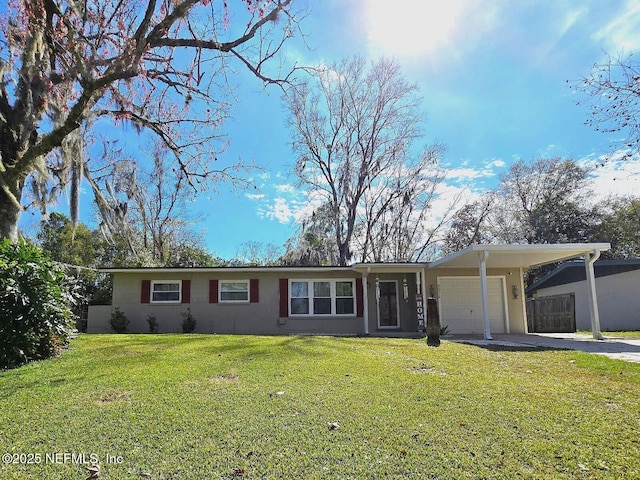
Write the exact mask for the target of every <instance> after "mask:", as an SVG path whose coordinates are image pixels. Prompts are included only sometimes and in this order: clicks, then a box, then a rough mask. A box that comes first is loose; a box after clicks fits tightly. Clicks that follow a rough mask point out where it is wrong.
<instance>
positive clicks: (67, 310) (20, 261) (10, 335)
mask: <svg viewBox="0 0 640 480" xmlns="http://www.w3.org/2000/svg"><path fill="white" fill-rule="evenodd" d="M77 300H78V294H77V292H76V290H75V287H74V282H73V280H72V279H70V278H69V277H68V276H67V275H66V274H65V273H64V270H63V269H62V268H61V267H60V266H59V265H58V264H57V263H55V262H53V261H51V260H50V259H49V258H47V256H46V255H45V254H44V253H43V251H42V250H41V249H40V248H38V247H37V246H35V245H33V244H30V243H28V242H26V241H24V240H20V241H18V242H16V243H12V242H10V241H9V239H3V240H0V312H2V314H1V315H0V368H13V367H17V366H19V365H21V364H23V363H26V362H30V361H33V360H41V359H45V358H49V357H51V356H54V355H56V354H58V353H60V351H61V349H62V348H63V347H64V346H65V345H66V344H67V343H68V340H69V335H70V333H71V330H72V328H73V312H72V310H71V307H72V306H73V304H74V303H75V302H76V301H77Z"/></svg>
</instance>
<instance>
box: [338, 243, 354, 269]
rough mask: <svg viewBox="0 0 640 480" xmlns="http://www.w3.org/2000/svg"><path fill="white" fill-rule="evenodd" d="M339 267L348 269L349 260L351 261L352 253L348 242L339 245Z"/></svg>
mask: <svg viewBox="0 0 640 480" xmlns="http://www.w3.org/2000/svg"><path fill="white" fill-rule="evenodd" d="M338 255H339V258H338V265H340V266H341V267H346V266H348V265H349V264H348V263H347V262H349V260H351V252H350V251H349V243H348V242H340V243H339V244H338Z"/></svg>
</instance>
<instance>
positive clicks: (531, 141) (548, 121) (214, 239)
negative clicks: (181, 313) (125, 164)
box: [83, 0, 640, 258]
mask: <svg viewBox="0 0 640 480" xmlns="http://www.w3.org/2000/svg"><path fill="white" fill-rule="evenodd" d="M216 1H217V0H216ZM294 3H295V2H294ZM299 3H302V4H303V5H308V8H309V15H308V17H307V18H306V19H305V20H304V22H303V24H302V30H303V31H304V32H305V33H306V34H307V38H306V43H307V45H308V47H310V48H307V46H305V45H304V44H303V43H302V42H300V41H299V40H293V41H291V42H290V43H289V44H288V45H287V46H286V55H287V57H288V60H289V61H296V62H298V63H299V64H305V65H317V64H319V63H329V62H332V61H334V60H338V59H341V58H343V57H347V56H351V55H353V54H361V55H364V56H366V57H368V58H371V59H375V58H378V57H380V56H383V55H384V56H395V57H396V58H397V59H398V61H399V63H400V64H401V66H402V68H403V73H404V75H405V76H406V77H407V78H408V79H409V80H410V81H412V82H415V83H416V84H417V85H418V87H419V91H420V94H421V95H422V97H423V98H424V103H423V109H424V114H425V125H424V129H425V133H426V135H425V138H424V144H428V143H431V142H433V141H436V140H437V141H439V142H442V143H444V144H446V145H447V152H446V154H445V156H444V158H443V159H442V163H443V165H444V166H446V167H447V170H448V178H447V181H446V183H445V185H443V189H442V197H441V201H440V202H439V204H438V205H439V207H440V208H446V207H447V206H448V205H450V203H451V199H452V198H453V197H455V196H456V195H458V196H459V195H462V197H463V198H473V196H474V195H477V194H479V193H481V192H482V190H483V189H486V188H491V187H493V186H494V185H495V184H496V181H497V177H498V175H499V174H500V173H501V172H504V171H506V170H507V169H508V167H509V165H510V164H511V163H513V162H514V161H516V160H518V159H520V158H522V159H524V160H533V159H535V158H537V157H540V156H544V157H555V156H561V157H572V158H575V159H577V160H580V161H593V160H596V159H598V158H599V157H601V156H602V155H604V154H605V153H607V152H609V151H610V149H611V147H610V142H612V141H615V140H618V139H617V138H614V137H608V136H607V135H604V134H601V133H598V132H595V131H593V130H591V129H590V128H589V127H586V126H584V121H585V119H586V118H587V114H588V109H587V107H586V106H577V105H576V95H575V94H573V93H572V91H571V89H570V88H569V87H568V86H567V83H566V81H567V80H578V79H579V78H580V77H582V76H585V75H587V74H588V72H589V69H590V67H591V66H592V65H593V64H594V63H595V62H600V61H602V60H603V59H604V58H605V52H608V53H610V54H612V55H615V54H617V53H620V52H627V53H628V52H631V51H637V50H639V49H640V3H639V2H637V1H626V0H610V1H608V2H602V1H601V0H592V1H589V0H588V1H584V0H581V1H577V0H574V1H564V0H556V1H553V2H549V1H533V0H531V1H526V0H519V1H512V0H493V1H489V0H447V1H446V2H445V1H442V2H440V1H431V0H422V1H418V0H395V1H394V2H389V1H388V0H324V1H321V0H315V1H313V0H310V1H307V3H304V2H299ZM238 71H239V72H240V74H239V76H238V78H237V82H238V83H239V84H240V87H239V89H238V91H237V92H236V94H237V98H238V100H239V104H238V105H237V106H236V107H235V108H234V109H233V112H232V115H233V118H232V119H231V120H229V121H228V123H227V124H226V126H225V132H226V133H227V134H228V136H229V140H230V145H229V147H228V148H227V150H226V151H225V152H224V154H222V155H220V156H219V159H220V161H221V162H228V163H234V162H236V161H237V160H238V159H242V160H244V161H255V163H256V164H257V165H259V166H260V167H261V168H262V170H260V171H254V172H252V173H251V174H250V176H251V178H252V183H253V187H255V188H250V189H249V190H248V191H235V190H233V188H231V187H230V186H227V185H221V186H220V187H219V189H218V192H217V193H210V192H209V193H207V194H203V195H201V196H199V197H198V198H197V199H195V200H194V202H193V208H194V209H195V210H202V211H204V212H205V213H206V217H205V220H204V222H203V223H202V225H199V226H198V227H197V228H196V229H197V230H203V231H204V232H205V241H206V247H207V248H208V249H209V250H210V251H212V252H213V253H215V254H217V255H219V256H221V257H224V258H231V257H233V256H235V255H236V254H237V253H238V251H239V247H240V245H241V244H242V243H243V242H248V241H259V242H264V243H265V244H266V243H273V244H276V245H283V244H284V242H285V240H286V239H287V238H289V237H290V236H292V235H293V234H294V233H295V231H296V226H297V223H296V221H297V220H299V219H301V218H302V217H303V216H304V215H305V214H307V213H308V212H309V210H310V205H313V199H312V198H309V196H308V195H305V194H304V193H303V192H302V191H301V190H300V188H298V187H297V186H296V179H295V178H294V176H293V175H290V174H289V172H290V168H289V167H290V165H292V163H293V162H294V160H295V158H294V155H293V153H292V151H291V147H290V145H289V143H288V131H287V129H286V127H285V117H284V112H283V109H282V106H281V99H280V92H279V90H278V89H276V88H273V89H269V90H267V91H265V90H263V89H262V85H261V84H260V82H258V81H257V80H256V79H253V78H251V76H250V74H249V73H248V72H242V71H241V70H238ZM638 171H640V168H639V166H638V164H636V163H634V164H626V165H624V166H621V165H619V164H616V163H615V162H612V163H610V164H608V165H607V166H605V167H604V168H601V169H599V170H598V171H597V177H596V178H594V179H593V181H594V188H596V190H597V192H598V194H599V195H602V196H606V195H607V194H608V193H613V192H616V193H625V192H635V191H636V190H637V188H638V187H640V184H639V178H640V175H635V176H634V175H631V174H632V173H633V172H638ZM614 178H615V179H616V180H614ZM83 211H84V212H85V213H84V214H83V216H84V217H88V216H90V212H91V207H90V206H88V205H87V206H85V207H84V208H83ZM83 220H85V221H87V222H89V221H90V219H89V218H83Z"/></svg>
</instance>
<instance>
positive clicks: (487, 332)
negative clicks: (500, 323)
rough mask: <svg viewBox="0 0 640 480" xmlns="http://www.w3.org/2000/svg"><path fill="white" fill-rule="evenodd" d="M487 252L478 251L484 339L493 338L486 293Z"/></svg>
mask: <svg viewBox="0 0 640 480" xmlns="http://www.w3.org/2000/svg"><path fill="white" fill-rule="evenodd" d="M488 257H489V252H487V251H486V250H484V251H482V252H480V296H481V297H482V328H483V330H484V339H485V340H493V337H492V336H491V325H490V322H489V299H488V294H487V258H488Z"/></svg>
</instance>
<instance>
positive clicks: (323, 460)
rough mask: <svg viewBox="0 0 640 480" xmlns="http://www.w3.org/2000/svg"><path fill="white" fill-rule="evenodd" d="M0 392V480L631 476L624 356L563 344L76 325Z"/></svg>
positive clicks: (634, 403) (633, 378)
mask: <svg viewBox="0 0 640 480" xmlns="http://www.w3.org/2000/svg"><path fill="white" fill-rule="evenodd" d="M0 405H1V407H2V408H0V454H5V455H4V456H3V463H2V464H1V465H0V478H4V479H29V478H33V479H42V478H47V479H63V478H64V479H84V478H86V477H87V472H86V471H85V470H84V466H86V465H88V464H89V463H92V462H94V461H96V460H97V461H98V462H99V463H100V465H101V470H102V471H101V475H100V477H99V478H101V479H103V478H107V479H112V480H114V479H122V478H124V479H126V478H131V479H134V478H152V479H200V478H248V479H254V478H305V479H313V478H388V479H395V478H398V479H400V478H403V479H404V478H441V479H451V478H469V479H477V478H505V479H512V478H567V479H568V478H572V479H573V478H639V477H640V364H633V363H626V362H622V361H616V360H611V359H608V358H605V357H601V356H597V355H589V354H585V353H580V352H574V351H553V350H539V351H523V352H521V351H489V350H486V349H482V348H478V347H474V346H469V345H461V344H456V343H452V342H447V341H444V342H443V344H442V346H441V347H440V348H437V349H434V348H429V347H427V346H426V342H425V341H424V340H406V339H377V338H332V337H258V336H220V335H81V336H80V337H79V338H78V339H76V340H75V341H74V342H73V348H72V350H70V351H69V352H67V353H65V354H64V355H63V356H62V357H60V358H57V359H54V360H51V361H44V362H39V363H35V364H31V365H27V366H25V367H22V368H20V369H17V370H13V371H7V372H3V373H0ZM7 454H9V455H7ZM21 454H22V455H23V456H20V455H21ZM29 460H31V461H30V462H29ZM141 475H143V476H141Z"/></svg>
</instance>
